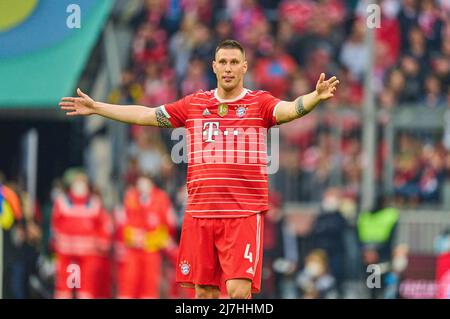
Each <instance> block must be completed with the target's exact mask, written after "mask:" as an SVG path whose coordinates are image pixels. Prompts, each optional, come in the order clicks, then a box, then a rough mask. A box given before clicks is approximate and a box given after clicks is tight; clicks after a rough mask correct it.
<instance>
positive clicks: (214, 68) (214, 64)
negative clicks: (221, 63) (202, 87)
mask: <svg viewBox="0 0 450 319" xmlns="http://www.w3.org/2000/svg"><path fill="white" fill-rule="evenodd" d="M211 65H212V69H213V72H214V74H217V72H216V60H213V61H212V63H211Z"/></svg>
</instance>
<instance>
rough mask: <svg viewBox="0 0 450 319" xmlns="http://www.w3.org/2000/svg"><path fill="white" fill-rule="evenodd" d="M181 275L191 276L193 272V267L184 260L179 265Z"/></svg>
mask: <svg viewBox="0 0 450 319" xmlns="http://www.w3.org/2000/svg"><path fill="white" fill-rule="evenodd" d="M179 266H180V270H181V273H182V274H183V275H185V276H187V275H189V273H190V272H191V265H190V264H189V263H188V262H187V261H186V260H182V261H181V262H180V264H179Z"/></svg>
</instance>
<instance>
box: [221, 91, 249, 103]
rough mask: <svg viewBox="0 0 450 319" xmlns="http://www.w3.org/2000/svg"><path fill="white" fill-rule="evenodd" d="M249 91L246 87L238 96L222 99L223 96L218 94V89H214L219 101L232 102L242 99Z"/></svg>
mask: <svg viewBox="0 0 450 319" xmlns="http://www.w3.org/2000/svg"><path fill="white" fill-rule="evenodd" d="M247 92H248V90H247V89H246V88H244V89H243V90H242V92H241V94H239V95H238V96H236V97H235V98H234V99H231V100H224V99H221V98H220V97H219V95H218V94H217V89H215V90H214V97H215V98H216V100H217V101H219V102H220V103H232V102H235V101H238V100H240V99H242V98H243V97H244V96H245V95H246V94H247Z"/></svg>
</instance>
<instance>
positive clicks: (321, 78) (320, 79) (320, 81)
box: [319, 73, 325, 83]
mask: <svg viewBox="0 0 450 319" xmlns="http://www.w3.org/2000/svg"><path fill="white" fill-rule="evenodd" d="M324 80H325V73H320V77H319V83H322V82H323V81H324Z"/></svg>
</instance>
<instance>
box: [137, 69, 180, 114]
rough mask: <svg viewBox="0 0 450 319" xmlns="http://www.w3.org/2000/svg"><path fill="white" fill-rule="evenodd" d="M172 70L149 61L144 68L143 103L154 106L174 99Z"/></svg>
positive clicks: (141, 101)
mask: <svg viewBox="0 0 450 319" xmlns="http://www.w3.org/2000/svg"><path fill="white" fill-rule="evenodd" d="M172 78H173V74H172V70H171V69H169V68H164V66H163V65H160V64H156V63H149V64H147V66H146V68H145V79H144V83H143V86H144V96H143V97H142V99H141V100H140V101H139V103H141V104H143V105H147V106H150V107H155V106H159V105H162V104H164V103H168V101H172V100H174V99H175V96H176V95H175V91H174V86H173V83H172Z"/></svg>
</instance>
